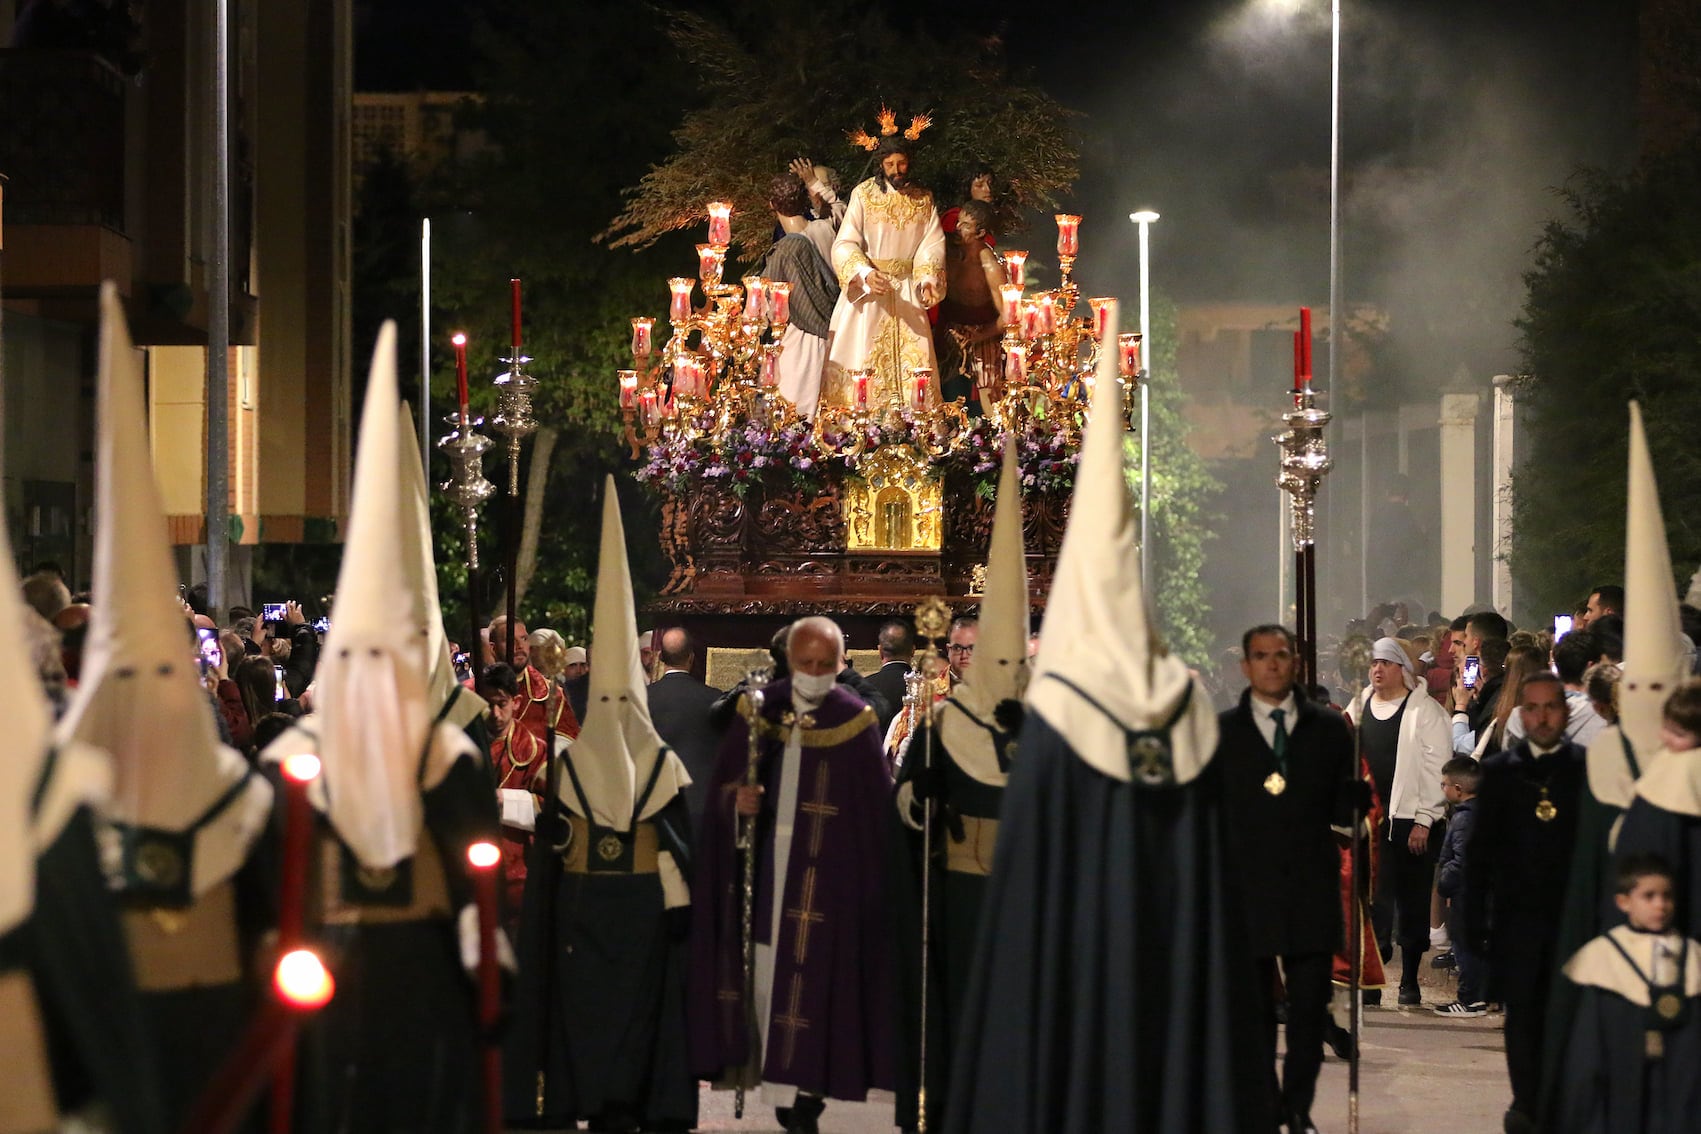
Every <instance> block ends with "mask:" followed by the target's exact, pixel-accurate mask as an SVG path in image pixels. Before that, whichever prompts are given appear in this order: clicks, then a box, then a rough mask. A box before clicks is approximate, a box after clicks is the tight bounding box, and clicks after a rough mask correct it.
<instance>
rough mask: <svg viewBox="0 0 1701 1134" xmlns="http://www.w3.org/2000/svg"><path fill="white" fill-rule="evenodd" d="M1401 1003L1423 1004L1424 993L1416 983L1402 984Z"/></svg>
mask: <svg viewBox="0 0 1701 1134" xmlns="http://www.w3.org/2000/svg"><path fill="white" fill-rule="evenodd" d="M1400 1003H1401V1004H1402V1005H1410V1004H1422V1003H1423V993H1422V992H1421V991H1420V990H1419V989H1418V986H1417V985H1415V984H1402V985H1401V986H1400Z"/></svg>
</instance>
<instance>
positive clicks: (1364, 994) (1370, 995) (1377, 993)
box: [1359, 988, 1382, 1008]
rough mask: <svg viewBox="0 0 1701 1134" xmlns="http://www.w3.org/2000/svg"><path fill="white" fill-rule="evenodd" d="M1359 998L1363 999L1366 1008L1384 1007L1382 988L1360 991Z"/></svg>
mask: <svg viewBox="0 0 1701 1134" xmlns="http://www.w3.org/2000/svg"><path fill="white" fill-rule="evenodd" d="M1359 996H1360V997H1361V998H1363V1000H1364V1006H1365V1007H1366V1008H1380V1007H1381V1006H1382V990H1381V989H1380V988H1365V989H1360V990H1359Z"/></svg>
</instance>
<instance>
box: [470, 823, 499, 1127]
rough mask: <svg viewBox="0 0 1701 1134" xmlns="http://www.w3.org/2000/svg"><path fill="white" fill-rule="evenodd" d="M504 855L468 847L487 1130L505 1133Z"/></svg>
mask: <svg viewBox="0 0 1701 1134" xmlns="http://www.w3.org/2000/svg"><path fill="white" fill-rule="evenodd" d="M501 861H502V852H501V851H500V850H498V849H497V848H496V844H494V843H489V842H482V841H481V842H476V843H473V844H472V845H471V846H469V847H468V848H467V862H468V864H469V865H471V866H472V876H473V893H474V895H475V897H476V900H477V902H478V1022H479V1028H480V1030H481V1031H483V1033H484V1036H485V1039H484V1059H483V1060H482V1063H483V1069H484V1129H485V1131H486V1132H487V1134H498V1132H499V1131H501V1130H502V1047H501V1044H500V1043H499V1042H498V1041H497V1039H496V1034H495V1033H496V1025H497V1022H498V1021H499V1020H500V1019H501V1015H502V978H501V974H500V973H499V972H498V970H497V967H496V864H497V863H499V862H501Z"/></svg>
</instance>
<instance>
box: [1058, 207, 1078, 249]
mask: <svg viewBox="0 0 1701 1134" xmlns="http://www.w3.org/2000/svg"><path fill="white" fill-rule="evenodd" d="M1053 219H1054V220H1056V221H1057V254H1058V255H1059V256H1073V255H1075V254H1076V253H1077V252H1079V251H1080V250H1081V234H1080V228H1081V218H1080V217H1078V216H1074V215H1072V214H1070V213H1058V214H1057V216H1056V217H1054V218H1053Z"/></svg>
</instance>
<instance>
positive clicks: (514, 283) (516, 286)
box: [508, 280, 520, 365]
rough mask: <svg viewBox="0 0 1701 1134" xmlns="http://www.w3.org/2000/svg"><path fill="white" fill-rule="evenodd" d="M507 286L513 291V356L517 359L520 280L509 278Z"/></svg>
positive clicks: (518, 352) (518, 350)
mask: <svg viewBox="0 0 1701 1134" xmlns="http://www.w3.org/2000/svg"><path fill="white" fill-rule="evenodd" d="M508 286H509V288H511V289H512V290H513V293H514V357H515V358H516V359H517V358H519V357H520V281H519V280H509V281H508ZM516 365H517V364H516Z"/></svg>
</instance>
